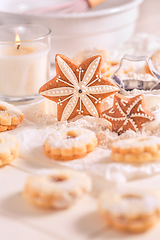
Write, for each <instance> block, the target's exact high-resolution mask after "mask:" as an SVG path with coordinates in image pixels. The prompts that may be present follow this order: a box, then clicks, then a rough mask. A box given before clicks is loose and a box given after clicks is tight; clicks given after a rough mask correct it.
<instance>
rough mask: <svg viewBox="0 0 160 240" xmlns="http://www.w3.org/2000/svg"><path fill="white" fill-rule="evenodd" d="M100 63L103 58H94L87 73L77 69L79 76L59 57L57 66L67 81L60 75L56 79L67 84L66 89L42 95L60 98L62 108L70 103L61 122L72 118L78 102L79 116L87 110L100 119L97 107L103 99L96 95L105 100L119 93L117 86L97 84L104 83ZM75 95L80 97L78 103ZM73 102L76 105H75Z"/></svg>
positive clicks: (55, 89)
mask: <svg viewBox="0 0 160 240" xmlns="http://www.w3.org/2000/svg"><path fill="white" fill-rule="evenodd" d="M100 61H101V57H100V56H97V57H96V58H93V60H92V61H91V62H90V64H88V66H87V68H86V70H85V71H84V69H83V68H82V67H79V68H77V69H76V72H77V73H78V76H77V75H76V74H75V73H74V71H73V70H72V69H71V67H70V66H69V65H68V64H67V62H65V61H64V59H63V58H62V57H60V56H59V55H58V56H57V64H58V66H59V68H60V69H61V71H62V73H63V74H64V76H65V77H66V78H67V81H66V80H65V79H62V76H60V75H58V77H56V82H61V83H63V84H64V83H65V84H66V87H64V85H63V86H62V87H58V88H53V89H45V90H43V91H40V93H41V94H42V95H43V96H45V97H51V98H53V97H60V98H59V99H58V104H59V105H61V106H63V102H65V101H68V103H67V104H65V105H64V110H63V113H62V116H61V120H63V121H64V120H68V119H69V118H70V117H71V115H72V113H73V112H74V109H75V108H76V107H77V104H78V102H79V106H80V108H79V109H77V112H78V114H80V113H84V108H85V109H86V110H87V112H88V113H89V114H90V115H91V116H95V117H98V116H99V110H98V109H97V106H98V104H100V103H101V98H100V97H99V96H98V98H97V96H96V95H100V94H103V95H102V96H103V98H104V97H105V96H104V94H105V95H106V97H107V96H109V95H111V94H113V93H115V92H116V91H118V87H116V85H114V84H110V83H109V82H107V81H105V84H104V83H103V85H97V83H101V82H102V77H101V75H100V74H99V65H100ZM82 74H83V75H82ZM103 82H104V80H103ZM75 95H77V96H78V101H77V98H76V97H75ZM61 97H63V99H61ZM70 98H74V99H76V101H75V100H73V101H71V100H69V99H70ZM73 102H74V103H76V104H73ZM82 103H83V104H82ZM70 105H72V106H70ZM96 105H97V106H96ZM73 106H74V107H73ZM97 110H98V111H97Z"/></svg>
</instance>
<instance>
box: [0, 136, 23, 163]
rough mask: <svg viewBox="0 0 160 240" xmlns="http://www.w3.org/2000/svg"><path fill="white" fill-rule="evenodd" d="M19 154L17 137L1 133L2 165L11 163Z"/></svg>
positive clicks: (0, 155)
mask: <svg viewBox="0 0 160 240" xmlns="http://www.w3.org/2000/svg"><path fill="white" fill-rule="evenodd" d="M18 154H19V149H18V142H17V140H16V137H15V136H13V135H10V134H8V133H0V166H3V165H6V164H9V163H10V162H12V160H13V159H15V158H17V157H18Z"/></svg>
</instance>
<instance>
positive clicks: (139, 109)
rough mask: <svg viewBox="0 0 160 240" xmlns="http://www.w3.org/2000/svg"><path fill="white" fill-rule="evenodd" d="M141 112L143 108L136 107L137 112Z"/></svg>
mask: <svg viewBox="0 0 160 240" xmlns="http://www.w3.org/2000/svg"><path fill="white" fill-rule="evenodd" d="M140 111H141V112H142V111H143V108H142V105H141V104H139V106H138V108H137V112H140Z"/></svg>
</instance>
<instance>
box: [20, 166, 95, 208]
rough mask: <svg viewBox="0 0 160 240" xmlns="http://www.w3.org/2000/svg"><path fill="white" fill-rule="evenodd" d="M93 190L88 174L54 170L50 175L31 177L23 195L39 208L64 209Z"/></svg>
mask: <svg viewBox="0 0 160 240" xmlns="http://www.w3.org/2000/svg"><path fill="white" fill-rule="evenodd" d="M91 188H92V182H91V179H90V177H89V176H88V175H87V174H85V173H83V172H78V171H73V170H68V169H67V170H64V169H53V171H52V173H50V174H48V175H44V176H31V177H29V178H28V179H27V182H26V185H25V188H24V192H23V194H24V196H25V197H26V199H28V200H29V202H31V203H33V204H35V205H37V206H39V207H42V208H53V209H63V208H67V207H69V206H71V205H72V204H73V203H74V202H75V201H76V200H77V199H79V198H80V197H81V196H83V194H84V193H87V192H90V191H91Z"/></svg>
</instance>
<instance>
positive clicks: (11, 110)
mask: <svg viewBox="0 0 160 240" xmlns="http://www.w3.org/2000/svg"><path fill="white" fill-rule="evenodd" d="M23 119H24V115H23V113H22V112H21V110H20V109H18V108H16V107H15V106H13V105H12V104H9V103H6V102H3V101H0V131H6V130H11V129H13V128H14V127H16V126H17V125H18V124H19V123H20V122H21V121H22V120H23Z"/></svg>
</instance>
